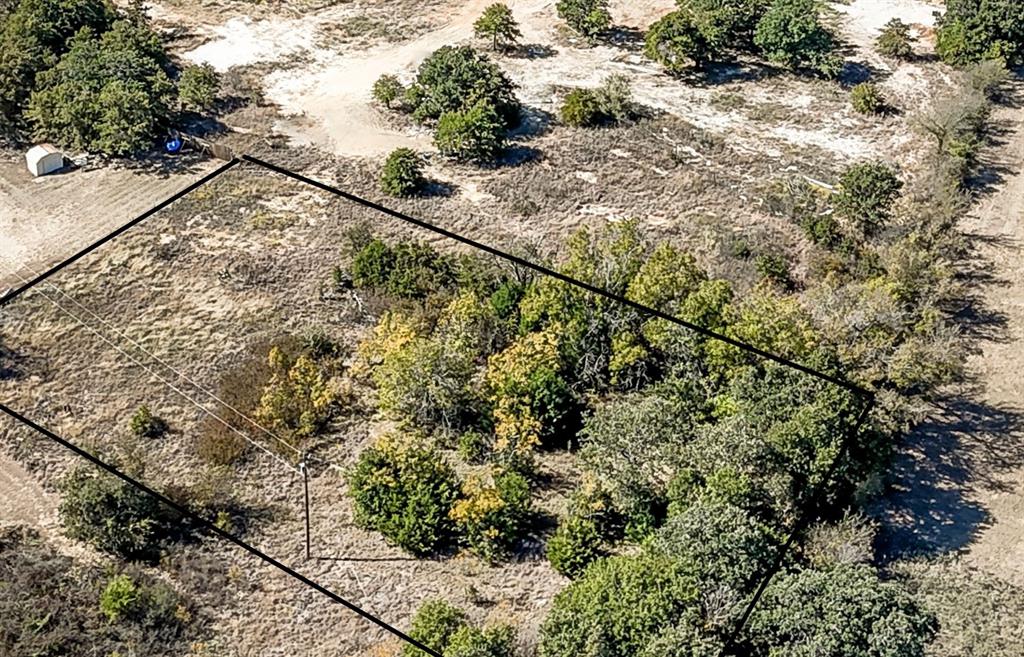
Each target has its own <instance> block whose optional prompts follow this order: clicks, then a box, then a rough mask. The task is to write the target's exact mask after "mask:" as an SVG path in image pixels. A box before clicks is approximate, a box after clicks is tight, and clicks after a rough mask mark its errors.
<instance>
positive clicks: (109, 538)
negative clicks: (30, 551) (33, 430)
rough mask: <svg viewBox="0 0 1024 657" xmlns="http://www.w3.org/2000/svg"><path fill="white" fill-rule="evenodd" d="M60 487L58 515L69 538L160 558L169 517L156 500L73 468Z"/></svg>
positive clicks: (105, 477) (107, 478) (123, 553)
mask: <svg viewBox="0 0 1024 657" xmlns="http://www.w3.org/2000/svg"><path fill="white" fill-rule="evenodd" d="M60 488H61V492H62V493H63V499H62V500H61V503H60V519H61V523H62V524H63V525H64V531H65V532H66V533H67V535H68V536H69V537H70V538H73V539H76V540H80V541H85V542H87V543H90V544H91V545H92V546H93V547H95V548H97V549H99V550H102V551H104V552H110V553H112V554H116V555H118V556H121V557H125V558H126V559H151V558H153V557H155V556H156V553H157V551H158V549H159V546H160V543H161V540H162V539H163V538H164V537H165V535H166V533H167V522H168V518H167V514H166V512H165V511H164V509H162V508H161V506H160V503H159V502H158V501H156V500H155V499H154V498H152V497H150V496H149V495H146V494H145V493H143V492H141V491H139V490H138V489H137V488H135V487H134V486H131V485H130V484H127V483H125V482H123V481H122V480H120V479H117V478H115V477H113V476H110V475H106V474H98V473H96V472H93V471H91V470H89V469H86V468H78V469H76V470H74V471H72V472H71V473H70V474H69V475H68V476H67V477H65V478H64V480H63V481H62V482H61V486H60Z"/></svg>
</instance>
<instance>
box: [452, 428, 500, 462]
mask: <svg viewBox="0 0 1024 657" xmlns="http://www.w3.org/2000/svg"><path fill="white" fill-rule="evenodd" d="M491 449H493V446H492V444H491V436H490V434H487V433H484V432H482V431H467V432H466V433H464V434H462V435H461V436H459V447H458V450H459V456H461V457H462V458H463V459H465V460H466V461H467V462H469V463H481V462H483V461H484V460H485V459H486V458H487V454H488V453H489V452H490V451H491Z"/></svg>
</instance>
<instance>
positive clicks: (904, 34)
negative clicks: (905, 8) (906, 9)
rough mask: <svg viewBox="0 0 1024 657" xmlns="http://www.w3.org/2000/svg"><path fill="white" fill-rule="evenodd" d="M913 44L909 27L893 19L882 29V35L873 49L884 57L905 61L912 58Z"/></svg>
mask: <svg viewBox="0 0 1024 657" xmlns="http://www.w3.org/2000/svg"><path fill="white" fill-rule="evenodd" d="M913 43H914V39H913V38H912V37H911V36H910V26H909V25H907V24H906V23H904V22H903V21H901V20H900V19H898V18H893V19H891V20H890V21H889V22H888V23H886V24H885V27H884V28H882V33H881V34H879V35H878V39H877V40H876V41H875V49H877V50H878V52H879V53H880V54H881V55H882V56H884V57H889V58H890V59H895V60H899V61H906V60H908V59H910V58H911V57H913V56H914V46H913Z"/></svg>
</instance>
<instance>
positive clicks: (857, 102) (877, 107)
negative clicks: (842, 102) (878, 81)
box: [850, 82, 885, 114]
mask: <svg viewBox="0 0 1024 657" xmlns="http://www.w3.org/2000/svg"><path fill="white" fill-rule="evenodd" d="M850 103H851V104H852V105H853V109H854V110H855V111H857V112H859V113H861V114H881V113H882V112H883V111H884V110H885V99H884V98H883V97H882V94H881V92H880V91H879V90H878V87H877V86H875V85H874V84H872V83H871V82H861V83H860V84H858V85H857V86H855V87H854V88H853V89H851V90H850Z"/></svg>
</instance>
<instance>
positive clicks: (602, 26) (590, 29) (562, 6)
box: [555, 0, 612, 38]
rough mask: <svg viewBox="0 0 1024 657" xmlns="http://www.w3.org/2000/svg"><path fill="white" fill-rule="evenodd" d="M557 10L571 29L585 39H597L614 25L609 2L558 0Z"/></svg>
mask: <svg viewBox="0 0 1024 657" xmlns="http://www.w3.org/2000/svg"><path fill="white" fill-rule="evenodd" d="M555 10H556V11H557V12H558V16H559V18H561V19H562V20H564V21H565V22H566V23H568V25H569V27H571V28H572V29H573V30H575V31H577V32H579V33H580V34H582V35H583V36H585V37H590V38H593V37H597V36H600V35H601V34H602V33H604V32H605V31H606V30H607V29H608V28H609V27H611V25H612V16H611V14H610V13H608V0H558V2H557V3H556V4H555Z"/></svg>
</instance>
